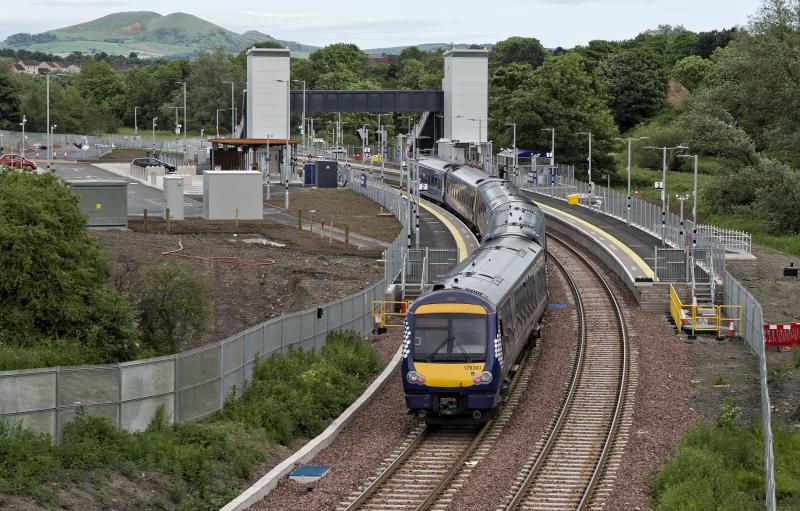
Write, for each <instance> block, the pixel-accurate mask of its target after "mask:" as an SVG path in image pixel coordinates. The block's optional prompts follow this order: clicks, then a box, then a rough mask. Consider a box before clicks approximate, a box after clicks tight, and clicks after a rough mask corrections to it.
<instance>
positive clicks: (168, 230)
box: [167, 208, 170, 234]
mask: <svg viewBox="0 0 800 511" xmlns="http://www.w3.org/2000/svg"><path fill="white" fill-rule="evenodd" d="M169 232H170V225H169V208H167V234H169Z"/></svg>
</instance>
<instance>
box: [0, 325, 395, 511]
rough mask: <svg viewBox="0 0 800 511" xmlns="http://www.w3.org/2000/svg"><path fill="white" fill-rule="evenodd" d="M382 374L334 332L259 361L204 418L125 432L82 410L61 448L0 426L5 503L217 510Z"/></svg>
mask: <svg viewBox="0 0 800 511" xmlns="http://www.w3.org/2000/svg"><path fill="white" fill-rule="evenodd" d="M379 368H380V363H379V360H378V356H377V354H376V352H375V351H374V349H373V348H372V347H371V346H370V345H369V344H368V343H367V342H366V341H364V340H363V339H361V338H360V337H359V336H358V335H357V334H355V333H353V332H336V333H332V334H329V335H328V341H327V343H326V345H325V346H324V347H323V348H322V349H321V350H320V351H319V352H317V351H308V352H305V351H299V350H293V351H290V352H288V353H286V354H281V355H274V356H272V357H270V358H268V359H265V360H260V361H257V362H256V364H255V368H254V370H253V380H252V382H251V383H250V384H248V385H247V386H246V387H245V388H244V389H242V391H241V393H240V395H239V396H238V397H233V398H231V399H229V400H228V402H227V403H226V404H225V407H224V410H223V411H221V412H220V413H218V414H216V415H214V416H212V417H210V418H209V419H206V420H204V421H202V422H197V423H184V424H168V423H167V420H166V414H165V412H164V410H163V409H160V410H159V411H158V412H157V414H156V417H155V418H154V419H153V421H152V423H151V424H150V426H149V427H148V429H147V430H146V431H144V432H141V433H128V432H125V431H121V430H119V429H117V428H115V427H114V426H113V425H112V424H111V422H109V421H108V420H107V419H105V418H103V417H96V416H89V415H87V414H85V413H81V414H79V415H78V417H77V418H76V419H75V420H74V421H73V422H71V423H69V424H67V425H66V426H65V428H64V430H63V434H62V441H61V443H60V444H59V445H53V444H52V443H51V442H50V438H49V437H48V436H47V435H44V434H38V433H34V432H31V431H30V430H26V429H24V428H22V427H20V426H19V425H12V424H6V423H2V422H0V507H3V506H10V507H12V508H13V507H14V505H15V504H16V503H18V502H20V500H19V499H32V500H33V501H34V502H35V503H36V504H38V505H39V506H41V507H43V508H51V507H57V506H65V505H66V506H67V507H69V503H70V502H69V501H70V498H74V492H75V491H76V489H77V490H78V491H79V493H80V499H81V500H83V501H86V500H87V499H89V500H90V501H91V504H98V505H100V506H101V507H102V506H103V505H106V504H107V503H108V499H110V498H113V499H116V500H115V502H116V503H117V504H118V505H119V504H120V503H124V504H125V505H124V506H123V507H124V508H126V509H127V508H131V509H141V508H155V509H198V510H206V509H209V510H210V509H218V508H219V507H221V506H222V505H224V504H225V503H226V502H227V501H229V500H230V499H231V498H232V497H234V496H235V495H237V494H238V493H239V492H240V491H241V489H242V486H243V485H244V484H245V482H246V481H247V479H248V478H249V477H250V475H251V471H252V470H253V468H254V467H255V466H256V465H257V464H259V463H263V462H264V461H265V460H266V459H267V456H268V453H269V450H270V449H271V448H272V447H274V445H275V443H276V442H280V443H284V444H285V443H288V442H290V441H291V440H293V439H295V438H297V437H301V436H306V437H308V436H313V435H315V434H317V433H318V432H319V431H321V430H322V429H323V428H324V427H325V426H326V425H327V424H328V422H329V421H330V419H332V418H334V417H336V416H338V415H339V414H340V413H341V412H342V411H343V410H344V409H345V408H346V407H347V406H349V405H350V403H351V402H352V401H354V400H355V399H356V398H357V397H358V396H359V395H360V393H361V392H362V391H363V390H364V389H365V388H366V386H367V385H368V383H369V379H370V377H371V376H372V375H373V374H374V373H375V372H377V371H378V369H379ZM15 499H16V500H15ZM72 504H73V505H74V504H75V502H72ZM88 504H90V503H89V502H87V505H88Z"/></svg>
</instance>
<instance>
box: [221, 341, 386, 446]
mask: <svg viewBox="0 0 800 511" xmlns="http://www.w3.org/2000/svg"><path fill="white" fill-rule="evenodd" d="M379 367H380V364H379V362H378V357H377V354H376V353H375V351H374V350H373V349H372V347H370V345H369V344H368V343H367V342H366V341H364V340H363V339H361V338H360V336H359V335H358V334H356V333H354V332H335V333H331V334H328V339H327V342H326V343H325V346H323V348H322V349H321V350H320V351H319V352H316V351H301V350H294V349H292V350H290V351H289V352H288V353H286V354H283V355H273V356H271V357H270V358H268V359H266V360H261V361H257V362H256V365H255V368H254V369H253V379H252V381H251V382H250V384H249V385H247V386H246V387H245V389H244V390H243V392H242V395H241V397H240V398H237V399H230V400H228V401H227V402H226V403H225V408H224V410H223V413H222V415H223V417H226V418H228V419H233V420H236V421H241V422H245V423H248V424H253V425H257V426H260V427H261V428H263V429H264V430H265V431H266V434H267V436H268V437H269V438H270V439H272V440H273V441H275V442H278V443H283V444H286V443H288V442H289V441H290V440H292V439H293V438H295V437H297V436H301V435H302V436H314V435H316V434H318V433H319V432H320V431H322V429H323V428H324V427H325V425H326V424H327V422H328V420H330V419H331V418H333V417H336V416H337V415H339V414H340V413H341V412H342V411H343V410H344V409H345V408H346V407H347V406H349V405H350V403H352V402H353V401H354V400H355V399H356V398H357V397H358V396H359V394H360V393H361V392H363V390H364V389H365V388H366V386H367V382H368V381H369V376H370V375H372V374H373V373H375V371H377V370H378V368H379Z"/></svg>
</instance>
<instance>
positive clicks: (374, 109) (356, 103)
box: [291, 89, 444, 113]
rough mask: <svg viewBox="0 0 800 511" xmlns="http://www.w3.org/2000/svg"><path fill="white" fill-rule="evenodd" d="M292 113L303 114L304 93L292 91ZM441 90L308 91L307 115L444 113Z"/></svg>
mask: <svg viewBox="0 0 800 511" xmlns="http://www.w3.org/2000/svg"><path fill="white" fill-rule="evenodd" d="M291 111H292V112H302V111H303V91H302V90H297V89H294V90H292V91H291ZM443 111H444V93H443V92H442V91H440V90H307V91H306V113H329V112H369V113H390V112H443Z"/></svg>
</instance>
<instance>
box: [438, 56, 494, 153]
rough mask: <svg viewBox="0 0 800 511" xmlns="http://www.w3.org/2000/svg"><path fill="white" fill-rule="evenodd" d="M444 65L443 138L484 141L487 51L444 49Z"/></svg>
mask: <svg viewBox="0 0 800 511" xmlns="http://www.w3.org/2000/svg"><path fill="white" fill-rule="evenodd" d="M444 68H445V69H444V79H443V80H442V92H443V93H444V114H445V117H444V138H446V139H449V140H452V141H459V142H469V143H472V144H481V143H484V142H486V140H487V127H488V126H487V120H488V117H489V114H488V109H489V89H488V87H487V83H488V82H489V52H488V51H487V50H482V49H481V50H459V49H453V50H448V51H447V52H445V54H444Z"/></svg>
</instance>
